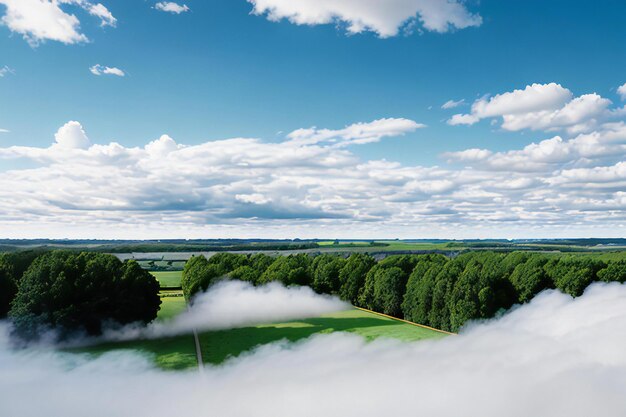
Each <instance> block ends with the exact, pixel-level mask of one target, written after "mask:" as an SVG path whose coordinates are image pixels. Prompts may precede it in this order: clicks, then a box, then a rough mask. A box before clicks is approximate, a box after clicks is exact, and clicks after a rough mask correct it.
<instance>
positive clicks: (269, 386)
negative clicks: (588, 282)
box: [0, 284, 626, 417]
mask: <svg viewBox="0 0 626 417" xmlns="http://www.w3.org/2000/svg"><path fill="white" fill-rule="evenodd" d="M625 326H626V287H625V286H624V285H619V284H610V285H608V284H594V285H592V286H591V287H590V288H589V289H588V290H587V291H586V292H585V294H584V295H583V296H582V297H580V298H577V299H572V298H571V297H569V296H565V295H563V294H560V293H557V292H554V291H548V292H545V293H542V294H541V295H539V296H538V297H536V298H535V299H534V300H533V301H532V302H531V303H530V304H527V305H525V306H523V307H520V308H518V309H517V310H515V311H513V312H512V313H510V314H508V315H506V316H505V317H503V318H502V319H500V320H494V321H492V322H489V323H485V324H480V325H476V326H470V327H469V328H468V329H466V330H465V331H464V332H462V333H461V335H459V336H454V337H447V338H444V339H441V340H437V341H425V342H417V343H402V342H400V341H393V340H376V341H374V342H369V343H368V342H366V341H365V340H364V339H362V338H360V337H359V336H356V335H349V334H341V333H334V334H330V335H318V336H314V337H313V338H310V339H308V340H305V341H304V342H301V343H297V344H295V345H294V344H289V343H287V342H282V343H275V344H272V345H267V346H264V347H262V348H259V349H257V350H256V351H255V352H253V353H251V354H247V355H244V356H242V357H239V358H235V359H231V360H230V361H228V362H227V363H226V364H224V365H221V366H216V367H214V366H208V367H206V368H205V371H204V373H203V374H199V373H196V372H191V371H190V372H163V371H158V370H156V369H154V368H153V367H152V366H151V365H150V363H149V361H148V360H147V359H145V358H143V357H141V356H139V355H136V354H132V353H130V352H118V353H109V354H105V355H102V356H99V357H97V358H89V357H86V356H83V355H71V354H67V353H65V354H62V353H54V352H50V351H41V350H29V351H13V350H11V349H10V348H8V346H7V340H6V338H7V337H6V332H3V333H5V334H4V335H0V366H2V369H3V373H4V375H6V376H7V377H5V378H0V392H2V395H3V401H2V402H0V410H2V413H3V415H11V416H22V417H29V416H40V415H41V414H42V413H46V414H49V415H64V416H70V417H72V416H79V415H80V416H83V415H86V414H87V415H90V416H94V417H98V416H110V415H119V416H125V415H129V416H131V415H132V416H135V417H142V416H150V417H160V416H170V415H172V413H176V414H183V415H191V416H194V415H202V414H206V412H207V411H208V410H210V412H211V413H214V414H216V415H222V416H232V417H235V416H250V415H255V416H259V417H263V416H272V417H280V416H293V415H294V412H295V413H296V414H303V415H307V416H309V415H310V416H319V415H326V416H342V417H350V416H355V417H356V416H364V415H384V414H391V415H398V416H404V415H413V414H415V412H416V407H418V408H419V410H418V411H419V413H420V414H423V415H436V416H442V417H447V416H450V417H451V416H459V415H472V416H475V415H480V416H484V417H496V416H497V417H501V416H513V417H517V416H520V417H521V416H529V415H541V416H568V417H588V416H590V415H601V416H604V417H621V416H623V415H624V413H625V412H626V405H625V404H624V399H623V392H624V391H625V390H626V351H625V350H624V346H625V345H626V334H625V333H624V332H621V331H618V330H619V329H623V328H625ZM3 330H4V329H3ZM68 393H71V398H72V400H71V401H68V395H69V394H68ZM242 393H245V401H242V400H241V398H242ZM416 398H417V400H418V401H417V402H416ZM294 410H296V411H294Z"/></svg>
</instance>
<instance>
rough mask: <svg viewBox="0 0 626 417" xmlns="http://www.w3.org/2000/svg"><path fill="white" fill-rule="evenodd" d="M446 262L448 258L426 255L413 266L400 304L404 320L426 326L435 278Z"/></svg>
mask: <svg viewBox="0 0 626 417" xmlns="http://www.w3.org/2000/svg"><path fill="white" fill-rule="evenodd" d="M447 261H448V258H446V257H445V256H442V255H426V256H424V257H421V258H420V261H419V262H418V263H417V264H416V265H415V268H414V269H413V272H412V273H411V275H410V276H409V280H408V281H407V285H406V293H405V294H404V300H403V302H402V313H403V315H404V318H405V319H406V320H410V321H413V322H415V323H422V324H428V313H429V312H430V309H431V305H432V292H433V287H434V284H435V277H436V276H437V274H438V273H439V272H440V271H441V269H442V268H443V266H444V265H445V264H446V262H447Z"/></svg>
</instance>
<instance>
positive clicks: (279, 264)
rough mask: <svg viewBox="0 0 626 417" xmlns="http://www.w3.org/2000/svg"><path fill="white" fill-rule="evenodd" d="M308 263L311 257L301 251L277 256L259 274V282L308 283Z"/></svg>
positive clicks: (309, 282)
mask: <svg viewBox="0 0 626 417" xmlns="http://www.w3.org/2000/svg"><path fill="white" fill-rule="evenodd" d="M310 263H311V258H310V257H309V256H308V255H306V254H303V253H300V254H297V255H289V256H279V257H278V258H276V260H275V261H274V262H273V263H272V264H271V265H270V266H269V267H268V268H267V269H266V270H265V272H264V273H263V275H261V277H260V278H259V283H260V284H266V283H268V282H272V281H279V282H282V283H283V284H284V285H310V284H311V274H310V270H309V266H310Z"/></svg>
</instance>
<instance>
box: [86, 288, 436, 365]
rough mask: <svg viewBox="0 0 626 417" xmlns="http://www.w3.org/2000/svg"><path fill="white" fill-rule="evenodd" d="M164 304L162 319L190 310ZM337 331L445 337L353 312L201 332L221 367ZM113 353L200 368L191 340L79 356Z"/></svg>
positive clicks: (123, 345)
mask: <svg viewBox="0 0 626 417" xmlns="http://www.w3.org/2000/svg"><path fill="white" fill-rule="evenodd" d="M162 300H163V305H162V308H161V311H160V312H159V320H166V319H168V318H171V317H174V316H175V315H176V314H178V313H180V312H181V311H183V310H184V309H185V308H186V305H185V301H184V299H183V297H163V298H162ZM338 331H340V332H349V333H354V334H358V335H361V336H363V337H364V338H366V339H367V340H373V339H376V338H379V337H389V338H395V339H399V340H403V341H417V340H423V339H438V338H442V337H445V334H444V333H439V332H437V331H434V330H429V329H426V328H422V327H418V326H414V325H411V324H407V323H403V322H401V321H398V320H393V319H389V318H386V317H382V316H379V315H377V314H373V313H369V312H366V311H361V310H356V309H354V310H346V311H340V312H336V313H332V314H326V315H323V316H320V317H316V318H310V319H305V320H295V321H289V322H284V323H272V324H263V325H258V326H250V327H244V328H239V329H229V330H219V331H209V332H202V333H200V335H199V339H200V345H201V350H202V356H203V358H204V361H205V363H207V364H213V365H217V364H220V363H222V362H224V361H225V360H226V359H228V358H231V357H237V356H239V355H240V354H241V353H244V352H247V351H250V350H251V349H254V348H255V347H256V346H259V345H263V344H267V343H272V342H276V341H279V340H288V341H290V342H296V341H299V340H303V339H305V338H307V337H310V336H312V335H315V334H322V333H331V332H338ZM112 350H136V351H140V352H143V353H145V354H148V355H150V356H151V357H152V358H153V360H154V362H155V364H156V365H157V366H159V367H161V368H163V369H167V370H180V369H187V368H192V367H195V366H197V362H196V354H195V348H194V341H193V337H192V336H191V335H184V336H177V337H168V338H162V339H155V340H134V341H128V342H117V343H105V344H101V345H97V346H91V347H88V348H81V349H79V350H78V351H79V352H85V353H90V354H94V355H98V354H102V353H105V352H110V351H112Z"/></svg>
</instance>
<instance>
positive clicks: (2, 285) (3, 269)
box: [0, 257, 17, 319]
mask: <svg viewBox="0 0 626 417" xmlns="http://www.w3.org/2000/svg"><path fill="white" fill-rule="evenodd" d="M16 294H17V283H16V282H15V279H14V276H13V268H12V267H11V265H10V264H9V263H8V262H7V261H6V260H5V259H4V257H0V319H2V318H5V317H6V316H7V314H8V313H9V310H10V309H11V302H12V301H13V298H15V295H16Z"/></svg>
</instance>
